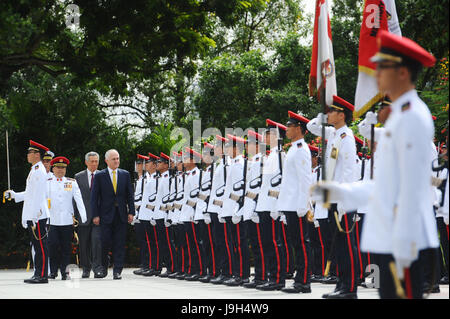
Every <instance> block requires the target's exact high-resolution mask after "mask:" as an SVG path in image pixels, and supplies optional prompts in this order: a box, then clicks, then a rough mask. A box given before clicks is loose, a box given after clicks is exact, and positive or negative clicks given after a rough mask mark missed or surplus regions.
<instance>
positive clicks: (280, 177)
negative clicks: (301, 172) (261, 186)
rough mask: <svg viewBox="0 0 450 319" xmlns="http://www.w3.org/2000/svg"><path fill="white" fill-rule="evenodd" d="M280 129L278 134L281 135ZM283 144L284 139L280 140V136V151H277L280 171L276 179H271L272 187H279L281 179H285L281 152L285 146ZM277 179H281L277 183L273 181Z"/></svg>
mask: <svg viewBox="0 0 450 319" xmlns="http://www.w3.org/2000/svg"><path fill="white" fill-rule="evenodd" d="M278 130H279V129H278V128H277V132H278V134H279V131H278ZM282 144H283V139H282V138H280V136H278V150H277V152H278V169H279V172H278V174H277V175H275V176H274V177H272V178H271V179H270V185H271V186H272V187H277V186H278V185H280V184H281V179H282V177H283V167H282V163H281V152H282V150H283V148H282V147H283V146H282ZM277 177H279V179H278V180H277V181H275V182H274V181H273V180H274V179H275V178H277Z"/></svg>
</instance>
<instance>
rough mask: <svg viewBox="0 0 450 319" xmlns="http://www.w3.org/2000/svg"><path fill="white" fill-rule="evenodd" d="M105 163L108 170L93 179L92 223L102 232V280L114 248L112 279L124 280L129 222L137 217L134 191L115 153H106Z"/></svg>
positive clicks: (113, 151) (112, 151)
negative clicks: (98, 226)
mask: <svg viewBox="0 0 450 319" xmlns="http://www.w3.org/2000/svg"><path fill="white" fill-rule="evenodd" d="M105 162H106V164H107V166H108V167H107V168H106V169H104V170H102V171H100V172H98V173H97V174H95V176H94V185H93V186H92V192H91V209H92V216H93V219H92V222H93V223H94V224H95V225H100V229H101V237H102V263H103V269H104V270H103V277H105V276H106V275H107V273H108V253H109V251H110V249H111V248H112V254H113V260H114V267H113V278H114V279H122V277H121V273H122V268H123V264H124V260H125V241H126V235H127V222H128V223H131V222H132V221H133V216H134V191H133V185H132V184H131V177H130V173H129V172H128V171H126V170H123V169H120V168H119V165H120V157H119V153H118V152H117V151H116V150H109V151H107V152H106V154H105Z"/></svg>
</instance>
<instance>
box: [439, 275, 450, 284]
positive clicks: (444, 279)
mask: <svg viewBox="0 0 450 319" xmlns="http://www.w3.org/2000/svg"><path fill="white" fill-rule="evenodd" d="M439 284H440V285H448V276H444V277H442V278H441V280H439Z"/></svg>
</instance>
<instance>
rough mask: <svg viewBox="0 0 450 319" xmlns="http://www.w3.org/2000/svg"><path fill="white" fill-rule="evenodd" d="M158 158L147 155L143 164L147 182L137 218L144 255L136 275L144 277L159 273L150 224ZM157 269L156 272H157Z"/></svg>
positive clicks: (155, 189) (155, 191) (153, 206)
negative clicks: (142, 230) (140, 228)
mask: <svg viewBox="0 0 450 319" xmlns="http://www.w3.org/2000/svg"><path fill="white" fill-rule="evenodd" d="M158 160H159V157H158V156H156V155H154V154H152V153H148V160H147V161H146V163H145V166H146V173H148V175H149V176H148V177H147V182H146V183H145V185H144V192H143V194H142V203H141V206H140V208H139V213H138V216H139V217H138V218H139V221H140V222H141V224H142V226H143V228H144V238H145V246H144V249H143V251H144V254H143V261H142V264H143V265H142V271H141V272H140V273H137V275H143V276H146V277H149V276H153V275H155V274H157V273H159V272H160V268H158V263H157V262H158V255H157V241H156V238H157V235H156V230H155V226H154V225H152V224H151V222H150V221H151V220H152V215H153V212H154V210H155V208H156V207H155V203H156V197H157V190H158V182H159V174H158V172H157V171H156V165H157V164H156V163H157V161H158ZM157 269H158V271H157Z"/></svg>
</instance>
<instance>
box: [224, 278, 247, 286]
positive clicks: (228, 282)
mask: <svg viewBox="0 0 450 319" xmlns="http://www.w3.org/2000/svg"><path fill="white" fill-rule="evenodd" d="M223 284H224V285H225V286H230V287H236V286H240V285H241V284H242V279H241V278H240V277H232V278H230V279H228V280H226V281H224V282H223Z"/></svg>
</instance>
